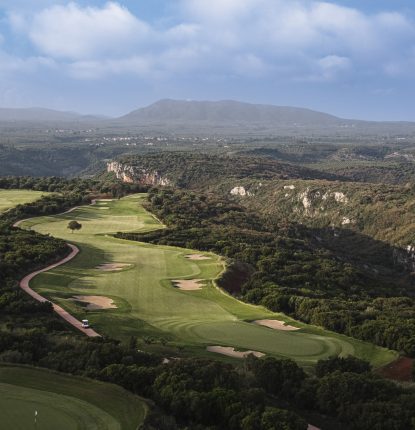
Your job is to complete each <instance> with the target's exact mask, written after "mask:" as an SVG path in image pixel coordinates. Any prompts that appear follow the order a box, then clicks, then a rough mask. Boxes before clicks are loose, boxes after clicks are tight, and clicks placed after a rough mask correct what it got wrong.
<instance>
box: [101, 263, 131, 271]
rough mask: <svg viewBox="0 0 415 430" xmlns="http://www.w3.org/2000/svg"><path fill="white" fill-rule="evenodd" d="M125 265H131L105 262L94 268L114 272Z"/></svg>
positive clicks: (128, 265)
mask: <svg viewBox="0 0 415 430" xmlns="http://www.w3.org/2000/svg"><path fill="white" fill-rule="evenodd" d="M126 267H131V264H128V263H105V264H100V265H99V266H97V267H96V269H99V270H102V271H103V272H114V271H117V270H122V269H125V268H126Z"/></svg>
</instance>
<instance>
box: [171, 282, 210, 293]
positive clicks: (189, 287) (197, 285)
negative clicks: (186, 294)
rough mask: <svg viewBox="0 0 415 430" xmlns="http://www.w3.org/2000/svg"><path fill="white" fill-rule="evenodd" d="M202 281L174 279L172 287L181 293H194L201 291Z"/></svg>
mask: <svg viewBox="0 0 415 430" xmlns="http://www.w3.org/2000/svg"><path fill="white" fill-rule="evenodd" d="M202 281H203V279H174V280H173V281H172V282H173V285H174V286H175V287H176V288H178V289H179V290H183V291H196V290H201V289H202V287H203V285H202V284H201V282H202Z"/></svg>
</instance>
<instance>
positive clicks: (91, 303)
mask: <svg viewBox="0 0 415 430" xmlns="http://www.w3.org/2000/svg"><path fill="white" fill-rule="evenodd" d="M72 299H73V300H76V301H77V302H82V303H88V304H87V306H86V308H87V309H88V310H90V311H96V310H100V309H116V308H117V306H116V305H115V303H114V300H112V299H110V298H109V297H104V296H73V297H72Z"/></svg>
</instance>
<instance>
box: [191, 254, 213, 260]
mask: <svg viewBox="0 0 415 430" xmlns="http://www.w3.org/2000/svg"><path fill="white" fill-rule="evenodd" d="M185 257H186V258H187V259H188V260H196V261H202V260H210V257H208V256H207V255H203V254H188V255H186V256H185Z"/></svg>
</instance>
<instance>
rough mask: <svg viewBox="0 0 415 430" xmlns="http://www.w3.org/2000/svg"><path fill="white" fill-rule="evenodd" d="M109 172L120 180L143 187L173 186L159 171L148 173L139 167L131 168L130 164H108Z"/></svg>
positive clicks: (114, 162)
mask: <svg viewBox="0 0 415 430" xmlns="http://www.w3.org/2000/svg"><path fill="white" fill-rule="evenodd" d="M107 172H113V173H115V175H116V177H117V178H118V179H121V180H122V181H123V182H126V183H129V184H143V185H161V186H168V185H173V184H172V182H171V181H170V180H169V179H167V178H166V177H164V176H162V175H161V174H160V173H159V172H157V171H148V170H146V169H143V168H140V167H138V166H130V165H128V164H123V163H119V162H118V161H112V162H110V163H107Z"/></svg>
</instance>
